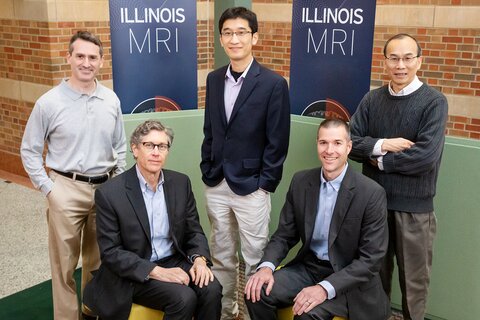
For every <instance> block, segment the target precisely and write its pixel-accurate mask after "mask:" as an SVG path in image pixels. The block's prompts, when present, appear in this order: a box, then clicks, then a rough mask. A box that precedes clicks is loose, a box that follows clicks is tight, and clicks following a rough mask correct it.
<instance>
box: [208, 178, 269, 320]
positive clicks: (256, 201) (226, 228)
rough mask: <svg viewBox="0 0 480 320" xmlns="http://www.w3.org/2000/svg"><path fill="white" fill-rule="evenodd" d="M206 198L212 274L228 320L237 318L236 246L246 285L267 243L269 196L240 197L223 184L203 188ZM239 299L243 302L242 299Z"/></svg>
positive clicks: (261, 192) (255, 193) (224, 182)
mask: <svg viewBox="0 0 480 320" xmlns="http://www.w3.org/2000/svg"><path fill="white" fill-rule="evenodd" d="M205 197H206V204H207V214H208V218H209V220H210V224H211V227H212V230H211V232H210V251H211V254H212V262H213V267H212V271H213V273H214V275H215V277H216V278H217V279H218V281H220V284H221V285H222V286H223V291H222V293H223V298H222V320H231V319H235V317H236V316H237V315H238V294H237V292H238V291H237V288H238V263H239V261H238V253H237V252H238V249H239V245H240V246H241V252H242V256H243V259H244V260H245V278H246V281H247V280H248V276H249V275H250V274H251V273H252V272H253V271H255V268H256V266H257V264H258V262H259V261H260V259H261V258H262V255H263V249H264V248H265V246H266V245H267V242H268V224H269V222H270V209H271V204H270V194H269V193H266V192H265V191H263V190H257V191H255V192H253V193H251V194H249V195H246V196H239V195H237V194H235V193H234V192H233V191H232V190H230V188H229V186H228V184H227V182H226V181H225V180H223V181H222V182H221V183H220V184H218V185H217V186H215V187H206V189H205ZM239 240H240V241H239ZM240 298H241V299H243V296H242V297H240ZM245 316H246V318H245V319H249V318H248V315H247V314H246V315H245Z"/></svg>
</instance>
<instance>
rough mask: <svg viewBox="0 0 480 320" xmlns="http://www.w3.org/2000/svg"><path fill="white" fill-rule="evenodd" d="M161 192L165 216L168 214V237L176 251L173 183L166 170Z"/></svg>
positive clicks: (177, 246)
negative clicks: (165, 210)
mask: <svg viewBox="0 0 480 320" xmlns="http://www.w3.org/2000/svg"><path fill="white" fill-rule="evenodd" d="M163 180H164V183H163V192H164V194H165V204H166V205H167V214H168V221H169V224H170V225H169V229H170V236H171V237H172V239H173V242H174V243H175V246H176V248H177V250H178V248H180V246H179V245H178V242H177V237H176V236H175V232H173V231H174V221H175V218H176V217H175V209H176V208H175V202H176V201H175V196H176V194H175V185H174V181H173V180H172V179H171V177H170V175H169V173H168V170H165V169H164V170H163Z"/></svg>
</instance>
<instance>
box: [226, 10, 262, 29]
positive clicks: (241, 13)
mask: <svg viewBox="0 0 480 320" xmlns="http://www.w3.org/2000/svg"><path fill="white" fill-rule="evenodd" d="M237 18H240V19H245V20H247V21H248V26H249V27H250V29H252V34H254V33H256V32H257V31H258V21H257V15H256V14H255V12H253V11H251V10H248V9H247V8H244V7H234V8H228V9H227V10H225V11H224V12H223V13H222V15H221V16H220V20H218V31H219V32H220V33H222V28H223V24H224V23H225V21H226V20H230V19H237Z"/></svg>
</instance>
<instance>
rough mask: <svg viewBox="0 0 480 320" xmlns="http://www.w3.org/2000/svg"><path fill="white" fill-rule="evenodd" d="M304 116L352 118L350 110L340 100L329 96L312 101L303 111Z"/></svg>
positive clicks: (345, 119) (347, 119)
mask: <svg viewBox="0 0 480 320" xmlns="http://www.w3.org/2000/svg"><path fill="white" fill-rule="evenodd" d="M301 115H302V116H307V117H315V118H323V119H332V118H334V119H342V120H344V121H349V120H350V112H348V110H347V108H345V107H344V106H343V105H342V104H341V103H340V102H338V101H335V100H333V99H329V98H327V99H326V100H317V101H315V102H312V103H310V104H309V105H308V106H307V107H306V108H305V109H304V110H303V112H302V114H301Z"/></svg>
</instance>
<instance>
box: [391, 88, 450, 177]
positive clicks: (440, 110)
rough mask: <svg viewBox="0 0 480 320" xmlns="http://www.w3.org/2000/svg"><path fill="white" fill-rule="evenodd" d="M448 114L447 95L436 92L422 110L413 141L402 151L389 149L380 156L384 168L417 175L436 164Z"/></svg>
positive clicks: (439, 155) (441, 150)
mask: <svg viewBox="0 0 480 320" xmlns="http://www.w3.org/2000/svg"><path fill="white" fill-rule="evenodd" d="M447 116H448V103H447V99H446V98H445V96H443V95H439V96H438V97H437V98H435V99H433V100H432V101H431V102H430V104H429V105H428V106H427V107H426V108H425V111H424V112H423V115H422V120H421V123H420V127H419V131H418V135H417V139H416V140H415V141H414V142H415V144H414V145H413V146H412V147H411V148H410V149H406V150H404V151H402V152H395V153H393V152H388V153H387V154H386V155H385V156H384V157H383V167H384V171H385V172H386V173H393V172H395V173H401V174H404V175H420V174H423V173H425V172H428V171H430V170H431V169H432V168H433V167H434V166H435V165H437V164H438V162H439V160H440V158H441V156H442V152H443V145H444V142H445V126H446V122H447Z"/></svg>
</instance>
